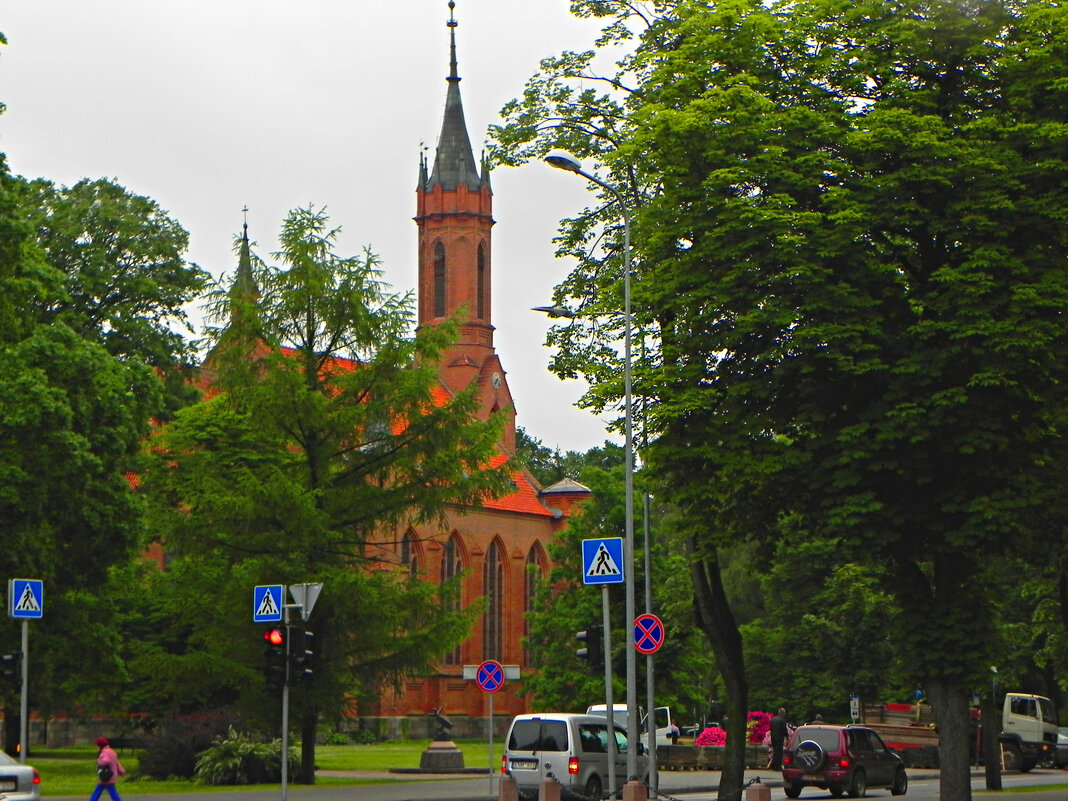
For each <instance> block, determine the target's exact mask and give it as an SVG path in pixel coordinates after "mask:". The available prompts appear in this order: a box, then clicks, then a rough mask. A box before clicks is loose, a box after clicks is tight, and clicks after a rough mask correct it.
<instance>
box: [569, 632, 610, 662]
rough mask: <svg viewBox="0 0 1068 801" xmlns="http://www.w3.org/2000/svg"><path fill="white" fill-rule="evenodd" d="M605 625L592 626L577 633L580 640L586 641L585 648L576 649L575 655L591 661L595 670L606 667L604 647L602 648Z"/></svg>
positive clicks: (576, 636)
mask: <svg viewBox="0 0 1068 801" xmlns="http://www.w3.org/2000/svg"><path fill="white" fill-rule="evenodd" d="M603 636H604V626H590V627H589V628H588V629H586V630H585V631H580V632H578V633H577V634H575V638H576V639H578V641H579V642H584V643H586V647H585V648H579V649H578V650H577V651H575V656H577V657H578V658H579V659H585V660H586V661H588V662H589V663H590V669H591V670H593V671H594V672H596V671H598V670H601V669H602V668H603V667H604V649H603V648H602V642H603Z"/></svg>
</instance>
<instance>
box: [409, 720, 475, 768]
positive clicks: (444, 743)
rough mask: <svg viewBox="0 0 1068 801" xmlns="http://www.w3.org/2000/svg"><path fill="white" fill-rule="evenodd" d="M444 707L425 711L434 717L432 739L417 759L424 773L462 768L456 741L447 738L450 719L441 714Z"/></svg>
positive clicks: (462, 758)
mask: <svg viewBox="0 0 1068 801" xmlns="http://www.w3.org/2000/svg"><path fill="white" fill-rule="evenodd" d="M443 708H444V707H440V706H439V707H438V708H437V709H435V710H434V711H433V712H427V717H430V718H433V719H434V741H433V742H432V743H431V744H430V745H429V746H427V749H426V750H425V751H424V752H423V756H422V757H421V758H420V760H419V769H420V770H422V771H423V772H424V773H452V772H454V771H462V770H463V769H464V754H463V751H461V750H460V749H459V748H457V747H456V743H454V742H453V741H452V740H450V739H449V729H451V728H452V721H450V720H449V719H448V718H447V717H445V716H444V715H443V714H441V710H442V709H443Z"/></svg>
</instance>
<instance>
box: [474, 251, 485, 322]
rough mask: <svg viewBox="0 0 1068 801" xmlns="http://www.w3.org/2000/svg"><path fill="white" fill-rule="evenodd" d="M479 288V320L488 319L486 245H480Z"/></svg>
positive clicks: (476, 292) (476, 294) (477, 287)
mask: <svg viewBox="0 0 1068 801" xmlns="http://www.w3.org/2000/svg"><path fill="white" fill-rule="evenodd" d="M476 282H477V286H476V289H475V298H476V301H477V303H478V311H477V315H478V319H480V320H485V319H486V243H485V242H479V243H478V264H477V273H476Z"/></svg>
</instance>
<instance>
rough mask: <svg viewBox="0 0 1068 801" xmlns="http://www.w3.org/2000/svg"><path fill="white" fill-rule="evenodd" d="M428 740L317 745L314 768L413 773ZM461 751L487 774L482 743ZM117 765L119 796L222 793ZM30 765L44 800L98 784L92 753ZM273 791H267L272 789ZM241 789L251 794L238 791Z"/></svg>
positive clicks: (132, 759)
mask: <svg viewBox="0 0 1068 801" xmlns="http://www.w3.org/2000/svg"><path fill="white" fill-rule="evenodd" d="M428 744H429V740H396V741H390V742H385V743H376V744H374V745H320V746H318V747H317V748H316V749H315V762H316V765H317V766H318V767H319V769H320V770H352V771H388V770H390V769H391V768H417V767H419V758H420V756H421V755H422V753H423V751H425V750H426V747H427V745H428ZM456 745H457V747H458V748H459V749H460V750H461V751H463V754H464V765H465V766H466V767H468V768H485V767H487V761H488V760H489V745H488V743H487V742H486V741H485V740H457V741H456ZM500 754H501V744H500V743H499V742H496V741H495V742H494V743H493V758H494V759H493V766H494V768H496V767H498V766H499V763H500ZM119 759H120V761H121V762H122V764H123V767H125V768H126V771H127V773H128V775H127V776H126V777H124V778H123V779H121V780H120V784H121V790H120V793H121V794H122V795H124V796H125V795H138V794H139V793H189V792H194V793H195V792H202V791H217V790H221V789H225V788H222V787H208V786H205V785H201V784H195V783H193V782H190V781H178V780H170V781H158V780H156V779H149V778H141V777H139V776H138V775H137V768H138V761H137V756H136V752H133V751H125V752H121V753H120V754H119ZM28 762H29V763H30V764H31V765H33V766H34V767H35V768H37V770H38V771H40V773H41V793H42V795H45V796H62V795H84V796H86V797H88V795H89V793H91V792H92V790H93V787H94V786H95V784H96V748H95V747H93V746H78V747H71V748H45V747H36V748H34V749H33V750H32V752H31V753H30V758H29V760H28ZM375 781H383V780H381V779H377V780H376V779H366V778H348V777H345V778H341V777H320V778H319V779H318V781H317V783H318V784H338V785H349V784H367V783H373V782H375ZM274 786H276V785H267V787H274ZM241 789H245V790H247V789H252V787H250V786H249V785H242V787H241Z"/></svg>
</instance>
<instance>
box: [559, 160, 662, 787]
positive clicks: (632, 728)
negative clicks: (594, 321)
mask: <svg viewBox="0 0 1068 801" xmlns="http://www.w3.org/2000/svg"><path fill="white" fill-rule="evenodd" d="M545 162H546V163H547V164H548V165H549V166H551V167H555V168H556V169H558V170H565V171H566V172H573V173H575V174H577V175H581V176H582V177H583V178H585V179H586V180H587V181H590V182H591V183H595V184H597V186H599V187H601V188H602V189H604V190H605V191H607V192H610V193H611V194H612V195H613V196H614V197H615V199H616V200H617V201H618V203H619V209H620V211H621V212H622V214H623V413H624V458H625V462H624V464H625V471H626V472H625V485H624V486H625V498H626V500H625V505H626V538H625V540H624V543H623V545H624V554H623V562H624V568H623V569H624V571H625V574H624V576H623V587H624V591H625V593H626V617H627V780H628V781H633V780H639V779H640V777H639V776H638V728H639V725H638V687H637V657H636V655H635V653H634V620H635V603H634V404H633V401H632V398H631V312H630V214H629V212H628V211H627V204H626V202H625V201H624V200H623V194H622V193H621V192H620V191H619V190H618V189H616V188H615V187H614V186H612V185H611V184H607V183H605V182H604V181H602V180H601V179H600V178H598V177H597V176H595V175H591V174H590V173H588V172H586V171H584V170H583V169H582V164H581V163H580V162H579V161H578V160H577V159H575V158H574V157H573V156H571V155H568V154H566V153H551V154H549V155H548V156H546V157H545ZM652 713H653V710H649V711H648V713H647V714H650V715H651V714H652Z"/></svg>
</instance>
